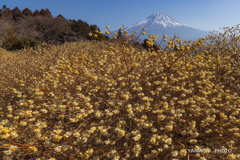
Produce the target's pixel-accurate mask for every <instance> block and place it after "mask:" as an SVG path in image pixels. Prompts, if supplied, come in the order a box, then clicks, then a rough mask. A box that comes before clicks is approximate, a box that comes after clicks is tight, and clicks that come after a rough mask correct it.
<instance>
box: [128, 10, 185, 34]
mask: <svg viewBox="0 0 240 160" xmlns="http://www.w3.org/2000/svg"><path fill="white" fill-rule="evenodd" d="M154 25H162V26H163V27H164V28H166V27H176V26H187V25H185V24H183V23H181V22H178V21H176V20H175V19H173V18H171V17H170V16H167V15H166V14H164V13H162V12H156V13H153V14H152V15H150V16H149V17H147V18H145V19H143V20H142V21H140V22H138V23H136V24H134V25H132V26H130V27H128V28H126V30H129V29H131V28H133V27H138V26H142V27H144V26H154Z"/></svg>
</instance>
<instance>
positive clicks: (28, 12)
mask: <svg viewBox="0 0 240 160" xmlns="http://www.w3.org/2000/svg"><path fill="white" fill-rule="evenodd" d="M22 14H23V15H25V16H33V13H32V11H31V10H30V9H28V8H25V9H24V10H22Z"/></svg>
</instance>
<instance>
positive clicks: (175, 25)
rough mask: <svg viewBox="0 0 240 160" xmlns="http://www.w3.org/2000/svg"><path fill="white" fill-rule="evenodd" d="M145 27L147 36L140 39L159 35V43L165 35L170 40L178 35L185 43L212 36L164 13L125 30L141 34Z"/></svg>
mask: <svg viewBox="0 0 240 160" xmlns="http://www.w3.org/2000/svg"><path fill="white" fill-rule="evenodd" d="M144 27H146V30H145V33H146V34H145V35H141V36H140V38H141V39H145V38H149V37H148V35H149V34H151V33H152V34H153V35H154V36H155V35H158V38H157V39H156V40H157V42H158V43H159V42H160V41H161V39H162V35H163V34H164V35H167V36H168V39H170V38H173V37H174V35H178V37H179V39H180V40H183V41H184V40H194V39H195V40H197V39H198V38H200V37H205V36H206V35H208V34H210V32H208V31H203V30H199V29H195V28H192V27H190V26H188V25H186V24H183V23H181V22H178V21H177V20H175V19H173V18H171V17H170V16H168V15H166V14H164V13H162V12H156V13H153V14H152V15H150V16H149V17H147V18H145V19H143V20H142V21H140V22H137V23H135V24H133V25H132V26H129V27H127V28H125V30H127V31H128V32H129V33H130V34H131V33H134V32H135V31H138V33H140V32H141V31H142V29H143V28H144ZM162 45H164V44H162Z"/></svg>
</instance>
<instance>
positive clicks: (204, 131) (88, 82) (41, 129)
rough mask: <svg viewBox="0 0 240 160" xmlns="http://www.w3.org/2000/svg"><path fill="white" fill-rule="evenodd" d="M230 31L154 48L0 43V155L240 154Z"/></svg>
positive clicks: (238, 69)
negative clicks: (20, 47)
mask: <svg viewBox="0 0 240 160" xmlns="http://www.w3.org/2000/svg"><path fill="white" fill-rule="evenodd" d="M225 30H226V32H225V34H220V33H215V34H214V35H213V36H209V37H206V38H205V39H199V41H197V42H184V43H183V42H181V41H180V40H178V39H177V38H175V39H173V40H169V42H168V44H169V45H168V46H167V47H166V48H165V49H164V50H159V51H152V52H147V51H143V52H140V51H138V50H136V49H134V47H132V46H131V45H130V46H129V45H128V43H129V41H128V42H127V41H124V42H123V43H120V42H119V43H106V42H88V41H87V42H81V43H66V44H64V45H62V46H51V45H50V46H48V47H47V48H39V49H37V50H35V51H33V50H24V51H18V52H7V51H3V50H0V57H1V59H0V63H1V70H0V74H1V82H0V89H1V93H3V94H2V95H1V97H0V102H1V108H0V111H1V122H0V133H1V134H0V147H1V149H0V152H1V153H0V154H1V156H2V159H51V160H53V159H64V160H65V159H95V160H97V159H240V153H239V148H240V141H239V137H240V134H239V127H240V125H239V124H240V116H239V111H240V93H239V90H240V84H239V82H240V79H239V78H240V66H239V65H240V61H239V60H240V57H239V56H240V55H239V49H240V48H239V40H240V37H239V29H238V26H236V27H233V28H225ZM107 33H108V32H107ZM109 33H110V32H109ZM92 34H93V36H94V33H92ZM141 34H142V33H141ZM125 36H126V40H129V38H130V36H129V35H128V33H127V32H125ZM151 37H152V40H150V41H149V42H148V45H149V46H152V45H153V43H155V42H154V39H155V37H154V36H151ZM164 39H166V37H164ZM176 44H177V45H179V49H178V50H175V51H173V50H172V49H173V48H174V46H175V45H176ZM194 50H197V51H198V54H197V55H195V54H189V53H190V52H193V51H194ZM224 148H226V149H227V150H228V152H226V153H218V152H214V150H215V149H223V150H224ZM191 149H202V150H204V151H206V150H208V149H211V152H210V153H208V154H207V153H206V152H199V153H193V152H191ZM223 150H222V151H223ZM230 150H231V152H230Z"/></svg>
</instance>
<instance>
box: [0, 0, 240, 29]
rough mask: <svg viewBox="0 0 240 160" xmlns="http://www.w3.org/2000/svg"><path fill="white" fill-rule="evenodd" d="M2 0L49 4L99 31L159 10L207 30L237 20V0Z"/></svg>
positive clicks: (239, 2) (11, 5) (4, 1)
mask: <svg viewBox="0 0 240 160" xmlns="http://www.w3.org/2000/svg"><path fill="white" fill-rule="evenodd" d="M4 4H5V5H6V6H7V7H8V8H10V9H13V8H14V7H15V6H17V7H19V9H21V10H23V9H24V8H26V7H27V8H29V9H30V10H32V11H35V10H36V9H38V10H40V9H46V8H48V9H49V10H50V11H51V13H52V15H53V16H57V15H58V14H62V15H63V16H64V17H65V18H67V19H76V20H78V19H81V20H83V21H87V23H88V24H96V25H97V26H98V27H99V28H100V29H101V30H102V31H105V30H106V28H105V26H106V25H108V26H109V27H110V29H111V30H112V31H113V30H117V29H118V28H120V27H121V26H122V25H123V24H124V26H125V27H128V26H130V25H132V24H134V23H136V22H138V21H140V20H142V19H144V18H146V17H148V16H149V15H151V14H152V13H154V12H159V11H160V12H163V13H165V14H167V15H169V16H171V17H172V18H174V19H176V20H178V21H180V22H182V23H184V24H187V25H189V26H191V27H193V28H196V29H201V30H206V31H212V30H215V31H221V30H219V27H224V26H230V27H232V26H234V25H237V24H240V9H239V6H240V0H121V1H117V0H89V1H88V0H1V1H0V8H2V6H3V5H4Z"/></svg>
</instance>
